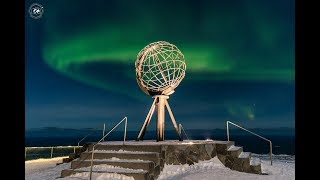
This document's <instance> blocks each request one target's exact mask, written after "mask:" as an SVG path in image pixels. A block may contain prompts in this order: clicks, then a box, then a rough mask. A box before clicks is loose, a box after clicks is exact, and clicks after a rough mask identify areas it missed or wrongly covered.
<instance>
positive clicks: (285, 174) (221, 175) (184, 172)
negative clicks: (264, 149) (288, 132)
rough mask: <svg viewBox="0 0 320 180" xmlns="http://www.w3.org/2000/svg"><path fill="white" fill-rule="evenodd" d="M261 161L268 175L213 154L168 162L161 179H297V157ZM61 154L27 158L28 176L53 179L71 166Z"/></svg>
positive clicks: (110, 177)
mask: <svg viewBox="0 0 320 180" xmlns="http://www.w3.org/2000/svg"><path fill="white" fill-rule="evenodd" d="M254 156H255V157H259V158H260V159H261V163H262V172H263V173H267V174H268V175H256V174H249V173H243V172H238V171H233V170H231V169H229V168H227V167H225V166H223V164H222V163H221V162H220V161H219V159H218V158H216V157H215V158H213V159H211V160H208V161H201V162H199V163H196V164H194V165H191V166H189V165H187V164H186V165H165V167H164V169H163V171H162V172H161V174H160V175H159V177H158V180H179V179H184V180H200V179H201V180H233V179H237V180H238V179H240V180H244V179H245V180H293V179H295V157H294V156H289V155H274V156H273V165H272V166H271V165H270V161H269V159H268V155H257V154H254ZM58 162H62V157H60V158H53V159H38V160H30V161H26V162H25V179H26V180H53V179H56V178H57V177H60V173H61V170H62V169H67V168H69V167H70V163H65V164H60V165H58V166H56V163H58ZM88 175H89V174H88V173H79V174H75V175H73V176H72V177H68V178H63V179H64V180H65V179H88ZM93 179H97V180H102V179H104V180H114V179H121V180H129V179H133V178H132V177H128V176H124V175H120V174H102V175H101V174H95V173H94V174H93Z"/></svg>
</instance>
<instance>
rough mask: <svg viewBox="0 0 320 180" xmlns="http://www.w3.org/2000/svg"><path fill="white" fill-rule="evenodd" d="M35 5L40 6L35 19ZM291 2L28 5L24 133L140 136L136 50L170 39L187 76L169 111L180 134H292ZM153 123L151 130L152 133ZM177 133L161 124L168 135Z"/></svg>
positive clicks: (145, 102) (142, 101)
mask: <svg viewBox="0 0 320 180" xmlns="http://www.w3.org/2000/svg"><path fill="white" fill-rule="evenodd" d="M33 2H38V3H40V4H42V6H43V7H44V14H43V16H42V17H41V18H40V19H32V18H31V17H30V16H29V14H28V8H29V6H30V5H31V4H32V3H33ZM294 3H295V2H294V1H293V0H281V1H277V0H264V1H262V0H246V1H245V0H223V1H222V0H207V1H204V0H193V1H183V0H176V1H171V0H162V1H159V0H158V1H155V0H152V1H150V0H148V1H147V0H143V1H141V0H140V1H129V0H126V1H123V0H106V1H101V0H90V1H88V0H68V1H63V0H59V1H47V0H46V1H26V3H25V5H26V7H25V8H26V14H25V23H26V29H25V35H26V42H25V43H26V49H25V51H26V57H25V62H26V67H25V68H26V74H25V81H26V82H25V84H26V89H25V98H26V104H25V114H26V115H25V117H26V119H25V122H26V129H30V128H40V127H61V128H91V127H97V126H101V125H102V124H103V123H106V124H107V126H111V125H113V124H115V123H116V122H118V121H119V120H121V119H122V118H123V117H124V116H127V117H128V128H129V130H136V131H138V130H139V129H140V127H141V125H142V123H143V121H144V119H145V116H146V115H147V112H148V110H149V108H150V106H151V103H152V101H153V99H152V97H151V96H148V95H146V94H145V93H143V92H142V91H141V90H140V88H139V86H138V84H137V83H136V80H135V67H134V63H135V60H136V56H137V54H138V53H139V51H140V50H141V49H142V48H143V47H145V46H146V45H147V44H149V43H152V42H155V41H168V42H170V43H172V44H174V45H176V46H177V47H178V48H179V49H180V50H181V51H182V53H183V54H184V56H185V61H186V66H187V70H186V76H185V78H184V79H183V80H182V82H181V83H180V85H179V86H178V87H177V88H176V89H175V93H174V94H172V95H171V96H170V99H169V104H170V106H171V109H172V110H173V113H174V115H175V118H176V120H177V122H178V123H182V124H183V126H184V128H185V129H214V128H224V127H225V121H227V120H231V121H234V122H238V123H240V124H241V125H244V126H246V127H250V128H276V127H294V122H295V117H294V114H295V109H294V106H295V91H294V89H295V59H294V58H295V57H294V46H295V45H294V42H295V40H294V34H295V32H294V26H295V25H294V14H295V12H294V8H295V7H294ZM155 123H156V116H155V115H154V117H153V119H152V120H151V124H150V126H149V127H148V129H155ZM172 128H173V125H172V123H171V121H170V120H169V116H168V114H167V116H166V129H172Z"/></svg>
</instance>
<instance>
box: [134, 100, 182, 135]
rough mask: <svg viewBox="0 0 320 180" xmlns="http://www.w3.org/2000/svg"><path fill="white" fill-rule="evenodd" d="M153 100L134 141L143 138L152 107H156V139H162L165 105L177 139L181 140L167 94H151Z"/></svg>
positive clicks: (151, 113) (152, 110)
mask: <svg viewBox="0 0 320 180" xmlns="http://www.w3.org/2000/svg"><path fill="white" fill-rule="evenodd" d="M153 98H154V101H153V103H152V105H151V108H150V110H149V113H148V115H147V117H146V119H145V121H144V123H143V125H142V127H141V130H140V132H139V135H138V137H137V139H136V141H139V140H143V137H144V135H145V132H146V130H147V127H148V125H149V123H150V120H151V117H152V115H153V112H154V109H155V108H157V114H158V119H157V141H164V121H165V107H166V108H167V110H168V112H169V115H170V118H171V121H172V123H173V126H174V128H175V130H176V132H177V134H178V138H179V141H182V138H181V135H180V133H179V128H178V125H177V122H176V120H175V119H174V116H173V114H172V111H171V108H170V106H169V103H168V101H167V99H169V96H166V95H156V96H153Z"/></svg>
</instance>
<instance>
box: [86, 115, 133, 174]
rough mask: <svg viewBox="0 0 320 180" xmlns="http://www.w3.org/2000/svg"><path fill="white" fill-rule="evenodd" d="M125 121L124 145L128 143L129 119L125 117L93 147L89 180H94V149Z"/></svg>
mask: <svg viewBox="0 0 320 180" xmlns="http://www.w3.org/2000/svg"><path fill="white" fill-rule="evenodd" d="M123 121H125V124H124V134H123V145H124V143H125V142H126V136H127V124H128V118H127V117H124V118H123V119H122V120H121V121H119V122H118V124H116V125H115V126H114V127H113V128H112V129H111V130H110V131H109V132H108V133H107V134H106V135H104V136H103V137H102V138H101V139H100V140H99V141H98V142H97V143H96V144H94V145H93V147H92V155H91V165H90V176H89V179H90V180H91V179H92V166H93V156H94V148H95V147H96V145H97V144H99V143H100V142H101V141H102V140H104V139H105V138H106V137H107V136H108V135H109V134H110V133H111V132H112V131H113V130H114V129H115V128H117V127H118V126H119V125H120V124H121V123H122V122H123Z"/></svg>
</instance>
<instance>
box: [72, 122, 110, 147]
mask: <svg viewBox="0 0 320 180" xmlns="http://www.w3.org/2000/svg"><path fill="white" fill-rule="evenodd" d="M104 127H105V124H104ZM97 130H100V127H97V128H94V129H92V132H90V133H88V134H87V135H86V136H84V137H83V138H82V139H81V140H80V141H79V142H78V146H79V145H80V142H82V141H83V140H84V139H86V138H87V137H88V136H90V135H91V134H93V133H95V132H96V131H97ZM103 135H104V129H103Z"/></svg>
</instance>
